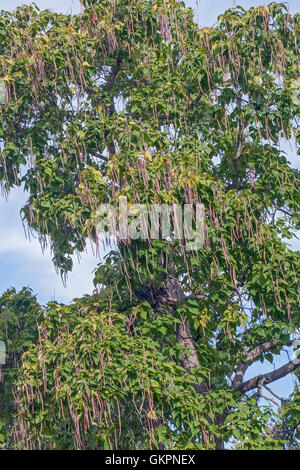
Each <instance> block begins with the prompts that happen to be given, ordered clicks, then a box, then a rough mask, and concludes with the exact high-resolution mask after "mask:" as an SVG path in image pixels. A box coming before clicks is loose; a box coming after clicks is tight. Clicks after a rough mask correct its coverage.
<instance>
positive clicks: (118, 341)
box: [0, 0, 300, 449]
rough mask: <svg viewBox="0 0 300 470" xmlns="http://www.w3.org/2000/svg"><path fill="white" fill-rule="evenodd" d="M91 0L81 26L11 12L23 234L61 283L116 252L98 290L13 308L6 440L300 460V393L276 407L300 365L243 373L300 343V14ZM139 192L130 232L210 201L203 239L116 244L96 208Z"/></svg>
mask: <svg viewBox="0 0 300 470" xmlns="http://www.w3.org/2000/svg"><path fill="white" fill-rule="evenodd" d="M82 3H83V5H84V9H83V11H82V13H81V14H80V15H73V16H71V15H63V14H58V13H53V12H51V11H49V10H46V11H39V9H38V8H37V7H36V6H34V5H33V6H22V7H19V8H17V9H16V10H15V11H13V12H12V13H9V12H4V11H2V12H1V14H0V50H1V55H0V77H2V80H3V82H4V83H5V89H6V103H5V104H4V105H0V141H1V158H0V180H1V185H2V190H3V193H4V194H8V193H9V192H10V191H11V190H13V188H14V187H16V186H20V185H23V186H24V190H25V191H26V193H27V195H28V200H27V203H26V205H25V206H24V207H23V209H22V219H23V221H24V224H25V225H26V226H27V228H28V230H29V231H32V232H34V233H37V234H38V236H39V239H40V241H41V244H42V246H45V245H46V244H47V243H48V244H50V246H51V249H52V252H53V262H54V264H55V266H56V267H57V269H58V270H59V271H60V273H61V275H62V276H63V277H65V275H66V274H67V272H68V271H70V270H71V269H72V259H71V256H72V255H73V254H74V253H80V252H82V251H84V250H85V248H86V244H87V243H88V242H89V239H90V240H91V241H92V243H94V244H95V246H96V248H97V249H98V250H102V249H103V246H104V247H105V248H106V251H107V254H106V256H105V259H104V260H103V261H102V262H101V263H100V264H99V266H98V268H97V270H96V272H95V276H94V284H95V293H94V294H93V295H86V296H84V297H83V298H80V299H75V300H74V301H73V303H72V304H71V305H62V304H59V303H57V302H50V303H49V304H48V305H47V306H45V307H40V306H39V305H38V303H37V301H36V298H35V297H34V296H33V295H32V293H31V292H30V291H29V290H28V289H27V290H23V291H21V292H19V293H17V292H16V291H15V290H9V291H7V292H6V293H4V294H3V296H2V297H1V298H0V326H1V329H2V330H3V333H1V334H2V336H3V337H2V338H0V339H5V340H6V341H7V343H8V352H9V361H8V363H7V364H6V365H5V366H3V367H2V369H3V370H2V372H3V376H4V382H3V383H4V386H3V387H2V388H1V389H0V398H1V400H5V402H6V405H7V402H9V404H10V406H5V407H3V408H4V410H3V411H0V413H1V419H2V421H1V422H2V424H1V422H0V426H2V433H3V434H0V441H1V440H2V442H4V444H3V446H9V447H10V448H21V449H36V448H43V449H44V448H45V449H222V448H223V447H224V443H225V442H228V443H231V444H232V445H233V446H234V447H235V448H236V449H239V448H241V449H271V448H283V447H284V448H295V447H297V446H298V445H299V418H300V405H299V393H298V386H297V385H296V386H295V390H294V394H293V396H291V397H290V398H289V399H288V400H286V401H281V402H279V404H278V406H276V407H275V408H274V406H272V404H271V403H270V406H265V405H263V403H262V401H261V400H262V396H263V394H264V391H265V394H266V393H270V392H269V391H270V390H271V391H272V389H271V387H272V383H273V382H274V381H276V380H278V379H280V378H281V377H284V376H286V375H287V374H289V373H293V374H294V375H295V377H296V376H297V374H298V376H299V369H297V367H298V365H299V361H295V360H294V361H293V360H290V361H288V362H287V363H286V364H285V365H283V366H282V367H276V361H275V367H274V370H273V371H272V372H269V373H263V374H261V375H257V376H252V377H250V378H248V379H245V374H246V373H247V371H248V368H249V367H250V366H251V365H253V364H255V363H256V362H257V361H264V360H268V361H270V362H271V363H272V362H273V361H274V358H275V357H276V355H278V354H279V353H280V351H282V350H283V348H284V347H285V346H290V345H291V344H292V342H293V340H294V339H295V338H296V336H297V334H298V332H299V318H300V317H299V272H300V270H299V252H296V251H293V250H292V249H291V248H290V247H289V245H288V243H287V240H289V239H292V238H293V236H294V233H295V231H296V230H298V229H299V227H300V225H299V205H300V201H299V171H298V170H296V169H294V168H293V166H292V165H291V164H290V162H289V161H288V159H287V156H286V154H285V153H284V151H283V150H282V141H283V139H285V140H288V141H290V140H292V139H295V140H296V142H298V143H299V138H300V137H299V136H300V134H299V132H298V130H297V129H298V121H297V119H299V100H300V98H299V90H300V80H299V68H300V67H299V22H300V15H299V14H296V15H294V16H292V15H290V14H289V12H288V9H287V7H286V6H285V5H284V4H278V3H277V2H273V3H271V4H270V5H269V6H268V7H262V6H261V7H258V8H250V9H249V10H247V11H246V10H244V9H243V8H241V7H236V8H234V9H230V10H227V11H226V12H225V13H224V14H223V15H221V16H220V17H219V18H218V22H217V23H216V24H215V25H214V26H212V27H207V28H201V29H200V28H199V26H198V25H197V23H196V22H195V20H194V17H193V12H192V10H191V9H188V8H186V7H185V4H184V3H183V2H179V1H176V0H154V1H149V0H97V1H93V0H85V1H83V2H82ZM124 197H126V198H127V201H128V207H129V216H130V220H131V221H132V222H133V223H134V221H135V220H136V215H137V214H136V213H134V212H133V213H130V207H131V206H133V205H134V204H143V205H145V206H147V207H149V206H151V205H155V204H156V205H162V204H165V205H168V206H170V207H172V206H173V205H174V204H177V205H184V204H189V205H193V206H195V204H201V205H202V207H203V208H204V230H203V244H202V246H201V247H197V248H195V249H190V248H189V247H188V243H187V240H186V239H185V238H183V239H176V238H174V237H172V236H170V237H166V238H158V239H151V238H150V237H148V238H146V239H143V238H136V239H132V238H130V237H128V238H127V239H122V238H121V237H118V235H117V237H116V240H115V242H114V243H112V244H111V246H110V245H109V244H108V241H109V240H108V238H109V237H108V236H107V237H105V236H103V237H102V238H101V234H99V231H98V230H97V226H98V223H99V206H101V204H107V205H110V207H113V208H116V210H118V207H119V201H120V198H124ZM171 228H172V230H171V232H172V233H171V235H172V234H174V232H175V221H174V219H172V227H171ZM107 248H109V249H107ZM5 377H6V378H5ZM266 390H267V392H266ZM7 397H9V399H8V398H7ZM279 398H280V397H279ZM273 401H275V403H277V402H278V397H277V399H276V398H275V397H274V396H273ZM3 402H4V401H3ZM0 432H1V429H0ZM1 436H2V437H1Z"/></svg>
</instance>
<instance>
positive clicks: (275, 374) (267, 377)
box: [233, 362, 300, 393]
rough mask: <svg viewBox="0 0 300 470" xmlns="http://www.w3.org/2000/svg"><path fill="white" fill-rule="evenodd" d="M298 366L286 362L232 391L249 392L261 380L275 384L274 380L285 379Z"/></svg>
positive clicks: (237, 386)
mask: <svg viewBox="0 0 300 470" xmlns="http://www.w3.org/2000/svg"><path fill="white" fill-rule="evenodd" d="M299 365H300V364H294V363H293V362H288V363H287V364H285V365H284V366H282V367H280V368H279V369H276V370H274V371H272V372H268V373H267V374H263V375H257V376H256V377H253V378H252V379H250V380H247V382H243V383H241V384H239V385H236V386H235V387H233V390H234V391H238V392H240V393H246V392H249V391H250V390H253V389H254V388H256V387H257V386H258V385H259V383H260V382H261V381H262V380H263V381H264V382H265V383H272V382H275V381H276V380H279V379H281V378H282V377H285V376H286V375H288V374H289V373H290V372H294V370H296V369H297V367H299Z"/></svg>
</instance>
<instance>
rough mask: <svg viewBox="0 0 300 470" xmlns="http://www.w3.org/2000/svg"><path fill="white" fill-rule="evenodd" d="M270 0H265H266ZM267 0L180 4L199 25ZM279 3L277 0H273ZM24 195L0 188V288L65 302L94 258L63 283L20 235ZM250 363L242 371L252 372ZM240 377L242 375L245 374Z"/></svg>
mask: <svg viewBox="0 0 300 470" xmlns="http://www.w3.org/2000/svg"><path fill="white" fill-rule="evenodd" d="M270 1H271V0H270ZM270 1H264V0H239V1H238V0H237V1H236V2H235V1H234V0H199V1H198V2H196V1H195V0H186V5H187V6H189V7H192V8H193V9H194V11H195V16H196V18H197V21H198V23H199V25H200V26H201V27H204V26H210V25H212V24H214V23H215V22H216V20H217V17H218V15H220V14H221V13H222V12H224V10H225V9H226V8H231V7H233V6H235V4H238V5H241V6H242V7H244V8H250V7H251V6H258V5H267V4H268V3H270ZM31 3H32V2H31V1H26V0H24V1H20V0H0V9H3V10H13V9H14V8H16V7H17V6H20V5H22V4H31ZM35 3H36V5H37V6H38V7H39V8H40V9H51V10H54V11H59V12H63V13H78V12H80V10H81V6H80V1H79V0H36V1H35ZM278 3H280V2H278ZM288 4H289V7H290V11H291V13H296V12H300V2H299V0H290V1H289V2H288ZM284 147H285V150H286V151H287V152H288V154H289V159H290V161H291V162H292V165H293V166H297V167H298V168H300V166H299V162H298V161H297V160H296V156H295V152H294V151H293V149H290V148H289V147H288V146H287V145H285V146H284ZM25 201H26V199H25V197H24V193H23V192H22V190H21V189H17V190H14V191H13V192H12V193H11V195H10V197H9V199H8V200H6V199H5V198H4V197H1V194H0V222H1V223H0V294H1V292H3V291H4V290H6V289H7V288H9V287H12V286H14V287H16V289H20V288H22V287H23V286H24V285H25V286H29V287H31V288H32V289H33V291H34V293H35V294H37V296H38V300H39V302H40V303H42V304H46V303H47V302H48V301H49V300H57V301H59V302H63V303H69V302H71V300H72V299H73V298H75V297H80V296H82V295H84V294H86V293H92V291H93V283H92V279H93V270H94V269H95V268H96V266H97V264H98V263H99V262H100V260H99V259H97V258H96V257H95V255H94V254H93V252H92V250H91V249H89V250H88V252H87V253H84V254H83V255H82V257H81V261H80V263H79V262H78V261H77V259H76V257H75V258H74V268H73V271H72V273H71V274H69V277H68V280H67V285H66V287H64V286H63V284H62V281H61V278H60V276H59V275H57V273H56V272H55V269H54V267H53V264H52V261H51V254H50V252H49V250H46V251H45V253H42V251H41V247H40V244H39V242H38V240H37V239H36V238H31V240H29V239H28V238H26V237H25V233H24V228H23V225H22V221H21V218H20V209H21V207H22V206H23V205H24V203H25ZM293 247H294V248H297V249H299V248H300V244H299V242H295V243H293ZM286 361H287V356H286V353H282V355H281V357H280V358H279V359H278V362H277V363H276V365H278V364H280V365H281V363H282V364H283V363H285V362H286ZM255 367H256V369H251V368H250V370H249V371H248V373H247V377H248V376H250V375H252V374H253V373H256V372H257V370H258V369H257V366H255ZM263 368H264V372H267V371H270V370H272V369H273V366H272V365H271V364H267V365H266V364H264V365H263ZM247 377H246V378H247ZM291 389H292V382H291V379H290V377H287V378H284V379H281V380H280V381H278V382H277V383H276V385H275V387H274V391H275V392H276V391H277V392H278V393H283V392H284V393H285V394H287V393H289V392H290V391H291Z"/></svg>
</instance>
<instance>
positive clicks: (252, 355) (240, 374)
mask: <svg viewBox="0 0 300 470" xmlns="http://www.w3.org/2000/svg"><path fill="white" fill-rule="evenodd" d="M292 343H293V341H289V342H288V343H287V346H290V345H291V344H292ZM283 345H284V343H282V341H279V342H278V343H273V342H272V341H266V342H265V343H263V344H260V345H259V346H256V347H255V348H253V349H251V351H248V353H247V354H246V361H245V362H241V363H240V365H239V366H238V368H237V371H236V374H235V376H234V378H233V381H232V388H233V389H236V388H237V387H239V386H240V385H241V384H242V383H243V378H244V375H245V372H246V370H247V369H248V367H249V366H250V364H252V362H253V361H255V359H257V358H258V357H259V356H260V355H261V354H262V353H264V352H267V351H271V350H272V349H275V348H276V347H277V346H283Z"/></svg>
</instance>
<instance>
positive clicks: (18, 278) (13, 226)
mask: <svg viewBox="0 0 300 470" xmlns="http://www.w3.org/2000/svg"><path fill="white" fill-rule="evenodd" d="M25 200H26V198H25V195H24V193H23V192H22V190H21V189H18V190H15V191H13V192H12V194H11V197H10V198H9V200H8V201H6V200H5V199H3V198H2V199H1V198H0V216H1V222H0V263H1V274H0V287H1V289H0V290H1V291H3V290H4V289H6V288H8V287H11V286H16V287H17V288H21V287H22V286H23V285H29V286H30V287H32V288H33V290H34V292H36V293H38V294H39V298H40V300H41V301H42V302H43V303H45V302H47V301H48V300H50V299H51V298H53V297H55V298H56V300H58V301H61V302H66V303H67V302H70V301H71V300H72V299H73V298H74V297H80V296H82V295H84V294H86V293H91V292H92V290H93V283H92V279H93V274H92V271H93V270H94V269H95V268H96V266H97V263H98V262H99V261H100V260H99V259H97V258H96V256H95V255H94V254H93V253H92V250H91V249H89V250H88V252H87V253H83V254H82V256H81V261H80V263H79V262H78V260H77V257H76V256H74V257H73V260H74V268H73V271H72V272H71V273H70V274H69V276H68V279H67V286H66V287H64V286H63V284H62V281H61V278H60V276H59V275H58V274H57V273H56V271H55V269H54V266H53V263H52V260H51V258H52V257H51V253H50V250H49V249H46V250H45V252H44V254H43V253H42V250H41V246H40V243H39V241H38V240H37V239H36V238H32V237H31V240H29V239H26V237H25V232H24V229H23V225H22V221H21V218H20V215H19V213H20V209H21V207H22V205H23V204H24V202H25Z"/></svg>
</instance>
